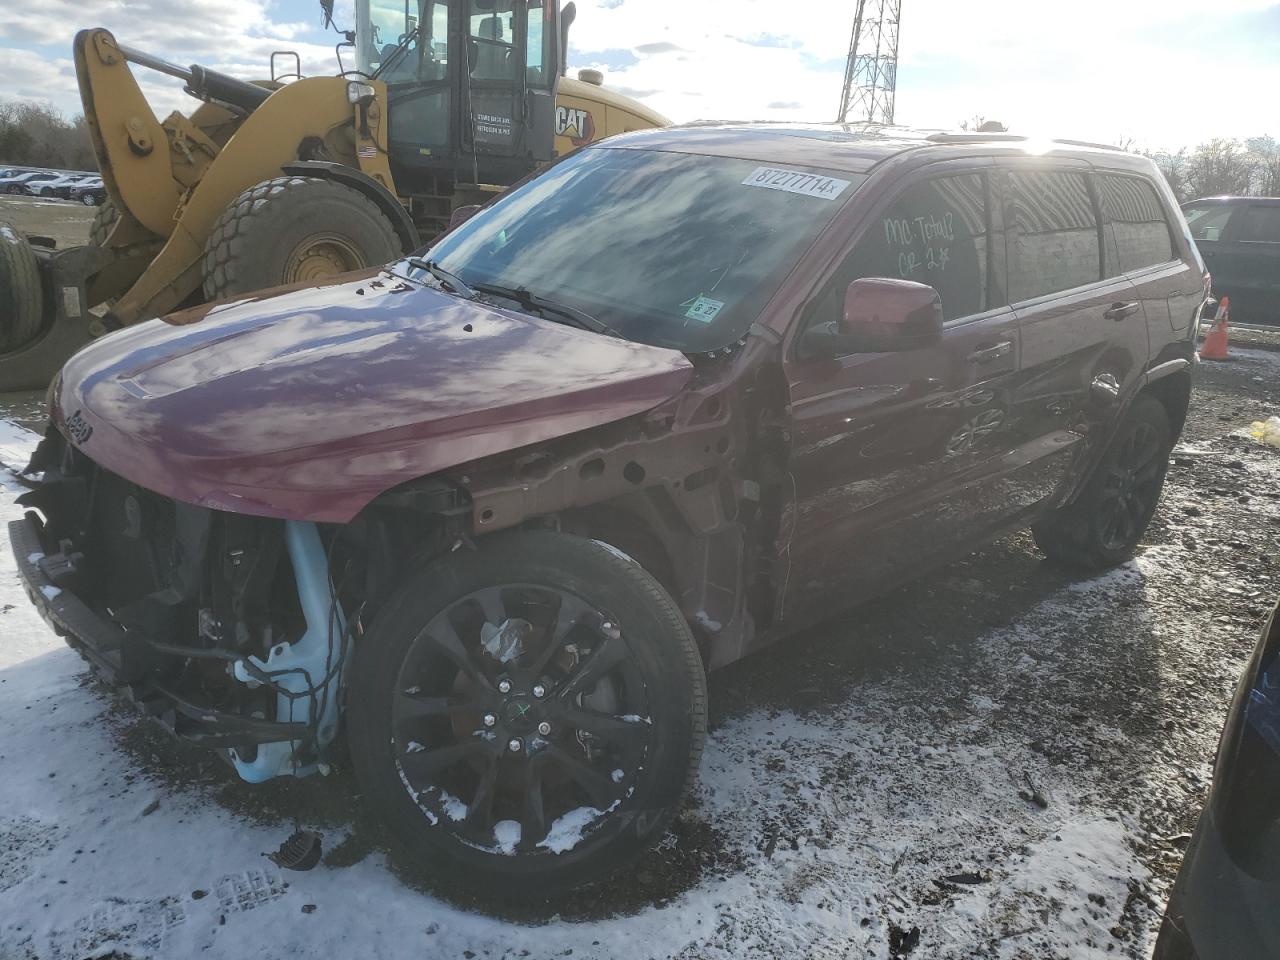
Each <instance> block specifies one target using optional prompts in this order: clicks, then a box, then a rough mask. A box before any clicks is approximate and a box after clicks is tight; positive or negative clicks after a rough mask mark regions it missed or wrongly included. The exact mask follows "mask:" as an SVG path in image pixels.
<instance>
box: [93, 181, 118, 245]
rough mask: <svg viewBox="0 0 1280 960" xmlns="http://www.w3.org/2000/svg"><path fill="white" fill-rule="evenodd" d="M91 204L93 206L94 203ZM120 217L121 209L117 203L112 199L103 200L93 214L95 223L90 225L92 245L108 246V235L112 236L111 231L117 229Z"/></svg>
mask: <svg viewBox="0 0 1280 960" xmlns="http://www.w3.org/2000/svg"><path fill="white" fill-rule="evenodd" d="M86 196H88V194H86ZM89 205H90V206H93V204H89ZM119 219H120V210H119V209H118V208H117V207H116V205H115V204H114V203H112V202H111V201H110V200H104V201H102V206H100V207H99V208H98V209H97V210H96V211H95V212H94V214H93V223H91V224H90V225H89V243H90V245H91V246H95V247H104V246H106V244H107V237H109V236H111V231H112V230H113V229H115V225H116V222H117V221H118V220H119Z"/></svg>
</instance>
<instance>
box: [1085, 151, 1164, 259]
mask: <svg viewBox="0 0 1280 960" xmlns="http://www.w3.org/2000/svg"><path fill="white" fill-rule="evenodd" d="M1097 183H1098V193H1099V196H1100V198H1101V201H1102V207H1103V210H1105V211H1106V214H1107V218H1108V219H1109V220H1110V221H1111V231H1112V235H1113V236H1114V238H1115V247H1116V249H1115V255H1114V257H1113V256H1111V255H1110V253H1111V251H1110V250H1109V251H1108V257H1107V273H1108V274H1110V275H1112V276H1115V275H1117V274H1119V273H1129V272H1130V271H1133V270H1141V269H1142V268H1143V267H1150V266H1154V265H1155V264H1158V263H1168V262H1169V261H1170V260H1172V259H1174V257H1175V254H1174V251H1173V240H1172V238H1171V237H1170V234H1169V223H1168V221H1167V220H1165V216H1164V208H1163V206H1161V204H1160V198H1159V197H1157V196H1156V191H1155V188H1153V187H1152V186H1151V184H1150V183H1148V182H1147V181H1146V180H1142V179H1139V178H1138V177H1122V176H1116V175H1112V174H1101V175H1099V176H1098V178H1097ZM1117 268H1118V269H1117Z"/></svg>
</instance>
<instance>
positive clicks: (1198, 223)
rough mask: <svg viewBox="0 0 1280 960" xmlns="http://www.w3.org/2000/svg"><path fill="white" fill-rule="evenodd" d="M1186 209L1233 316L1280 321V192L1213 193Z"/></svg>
mask: <svg viewBox="0 0 1280 960" xmlns="http://www.w3.org/2000/svg"><path fill="white" fill-rule="evenodd" d="M1182 212H1183V214H1184V215H1185V216H1186V218H1187V226H1188V227H1189V228H1190V229H1191V236H1192V239H1194V240H1195V242H1196V246H1197V247H1199V248H1200V255H1201V256H1203V257H1204V262H1205V264H1206V265H1207V266H1208V268H1209V272H1210V273H1211V274H1213V295H1214V296H1215V297H1219V298H1221V297H1223V296H1229V297H1231V318H1232V319H1233V320H1242V321H1246V322H1250V323H1275V324H1280V197H1213V198H1210V199H1206V200H1194V201H1192V202H1191V203H1188V204H1186V205H1184V206H1183V208H1182Z"/></svg>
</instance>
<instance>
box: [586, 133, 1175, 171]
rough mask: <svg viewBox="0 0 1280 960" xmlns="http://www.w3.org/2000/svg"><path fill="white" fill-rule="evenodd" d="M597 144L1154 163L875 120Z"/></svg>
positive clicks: (784, 157)
mask: <svg viewBox="0 0 1280 960" xmlns="http://www.w3.org/2000/svg"><path fill="white" fill-rule="evenodd" d="M597 146H601V147H607V148H614V149H617V148H631V149H646V150H665V151H671V152H676V153H690V154H703V155H707V156H722V157H737V158H740V159H744V160H760V161H767V162H774V163H797V164H803V165H808V166H814V167H825V168H827V169H832V170H843V171H848V172H850V173H866V172H868V171H870V170H871V169H872V168H873V167H875V166H876V165H877V164H879V163H882V162H883V161H885V160H888V159H890V158H891V157H896V156H899V155H901V154H904V153H908V152H911V153H918V154H919V159H920V160H921V162H925V163H927V162H932V161H934V160H941V159H945V158H947V157H952V156H973V155H984V156H1017V155H1024V156H1052V157H1057V158H1061V157H1064V156H1065V157H1077V158H1080V159H1086V160H1094V161H1096V160H1098V159H1105V161H1106V165H1114V166H1120V167H1131V168H1134V169H1141V170H1149V169H1150V161H1149V160H1147V159H1145V158H1143V157H1140V156H1138V155H1136V154H1129V153H1125V152H1124V151H1122V150H1120V148H1119V147H1113V146H1108V145H1106V144H1098V143H1087V142H1085V141H1080V140H1044V139H1038V138H1033V137H1027V136H1022V135H1020V134H1012V133H967V132H964V131H955V130H933V129H921V128H915V127H903V126H889V125H885V124H874V123H809V124H803V123H767V122H759V121H756V122H750V123H739V122H708V121H697V122H695V123H686V124H680V125H678V126H672V127H659V128H656V129H651V130H637V131H635V132H632V133H626V134H622V135H621V136H616V137H610V138H609V139H608V140H607V141H604V142H603V143H600V144H598V145H597Z"/></svg>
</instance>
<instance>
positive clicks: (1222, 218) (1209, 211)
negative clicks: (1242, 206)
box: [1182, 203, 1238, 242]
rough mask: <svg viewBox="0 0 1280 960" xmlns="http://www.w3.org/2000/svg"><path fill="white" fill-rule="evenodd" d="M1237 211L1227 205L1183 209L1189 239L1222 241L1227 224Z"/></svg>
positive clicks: (1217, 204) (1219, 204)
mask: <svg viewBox="0 0 1280 960" xmlns="http://www.w3.org/2000/svg"><path fill="white" fill-rule="evenodd" d="M1237 209H1238V208H1237V207H1234V206H1232V205H1231V204H1229V203H1206V204H1201V205H1200V206H1191V207H1185V208H1184V209H1183V211H1182V212H1183V214H1184V215H1185V216H1186V218H1187V228H1188V229H1189V230H1190V231H1191V239H1193V240H1208V241H1210V242H1213V241H1215V240H1221V239H1222V234H1223V232H1224V231H1225V230H1226V229H1227V223H1228V222H1230V220H1231V215H1232V214H1233V213H1235V212H1236V210H1237Z"/></svg>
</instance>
